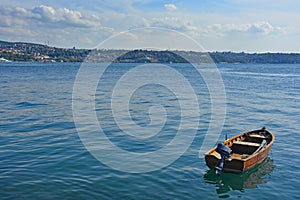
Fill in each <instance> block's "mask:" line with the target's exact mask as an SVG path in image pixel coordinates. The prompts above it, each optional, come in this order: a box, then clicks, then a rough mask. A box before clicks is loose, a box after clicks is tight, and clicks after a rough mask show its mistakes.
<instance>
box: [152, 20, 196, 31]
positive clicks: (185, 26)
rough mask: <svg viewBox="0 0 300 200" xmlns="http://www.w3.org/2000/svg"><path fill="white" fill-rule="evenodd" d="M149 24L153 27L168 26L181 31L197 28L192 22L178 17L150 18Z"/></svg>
mask: <svg viewBox="0 0 300 200" xmlns="http://www.w3.org/2000/svg"><path fill="white" fill-rule="evenodd" d="M150 24H151V26H154V27H162V28H170V29H174V30H177V31H183V32H185V31H194V30H197V27H196V26H194V25H193V23H192V22H190V21H187V20H184V19H181V18H178V17H161V18H152V19H151V20H150Z"/></svg>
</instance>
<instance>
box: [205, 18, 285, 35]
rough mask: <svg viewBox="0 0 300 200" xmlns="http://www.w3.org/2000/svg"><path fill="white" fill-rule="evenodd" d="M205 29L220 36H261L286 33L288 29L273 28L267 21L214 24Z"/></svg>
mask: <svg viewBox="0 0 300 200" xmlns="http://www.w3.org/2000/svg"><path fill="white" fill-rule="evenodd" d="M205 29H206V32H207V33H209V34H215V35H219V36H220V35H224V34H232V33H240V34H243V33H244V34H261V35H269V34H285V33H286V28H284V27H279V26H273V25H271V24H270V23H269V22H265V21H262V22H256V23H252V24H250V23H248V24H214V25H209V26H207V27H206V28H205Z"/></svg>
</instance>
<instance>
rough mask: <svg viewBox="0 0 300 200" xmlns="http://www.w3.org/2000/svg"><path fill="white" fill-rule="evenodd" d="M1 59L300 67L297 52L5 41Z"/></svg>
mask: <svg viewBox="0 0 300 200" xmlns="http://www.w3.org/2000/svg"><path fill="white" fill-rule="evenodd" d="M91 55H93V56H91ZM0 58H1V62H9V61H18V62H84V61H89V62H112V61H113V62H116V63H212V62H214V63H216V64H226V63H230V64H300V53H244V52H240V53H236V52H195V51H179V50H175V51H171V50H164V51H155V50H141V49H140V50H114V49H109V50H107V49H102V50H101V49H100V50H92V49H76V48H75V47H74V48H57V47H50V46H47V45H42V44H34V43H24V42H7V41H0Z"/></svg>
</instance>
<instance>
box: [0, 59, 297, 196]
mask: <svg viewBox="0 0 300 200" xmlns="http://www.w3.org/2000/svg"><path fill="white" fill-rule="evenodd" d="M136 65H138V64H112V65H111V67H110V68H108V69H107V71H106V73H105V74H104V79H103V81H102V82H101V83H100V84H99V87H98V90H97V92H96V103H95V111H96V115H97V118H98V120H99V121H100V125H101V127H102V129H103V131H104V132H105V134H106V135H107V138H109V140H110V141H111V142H112V143H114V144H115V145H116V146H118V147H119V148H120V149H123V150H126V151H127V152H132V153H136V154H139V153H145V152H152V151H158V150H159V149H162V148H164V146H166V145H167V144H168V143H169V142H170V141H171V140H172V138H174V137H175V134H176V132H177V131H178V129H179V127H180V120H182V118H185V117H188V116H181V117H180V114H181V113H180V108H181V107H180V103H179V102H178V101H177V100H178V99H177V98H176V95H174V94H172V91H171V90H168V89H166V88H164V87H162V86H161V85H158V84H150V85H145V86H144V87H140V88H139V89H138V90H137V91H135V92H134V93H133V94H132V97H131V98H130V107H129V108H130V115H131V117H132V120H133V121H134V123H135V125H136V126H138V127H142V128H147V125H148V124H149V123H152V119H154V123H155V119H156V117H157V119H160V117H161V116H155V112H154V115H153V116H150V117H149V108H151V106H152V105H157V104H161V106H163V107H164V108H165V110H164V111H165V112H166V113H167V114H168V115H167V118H166V121H165V123H164V124H163V128H162V130H161V132H160V133H158V134H157V135H154V136H153V137H150V136H152V135H150V136H149V135H148V136H149V137H146V138H139V139H134V137H133V136H128V135H127V134H125V133H124V132H122V130H121V128H120V127H119V126H117V125H116V122H115V121H114V117H113V116H114V115H113V114H112V112H111V110H110V109H109V107H110V103H111V102H110V96H111V95H112V92H111V91H112V90H113V87H114V85H115V84H116V83H117V81H118V80H119V79H120V77H122V76H123V75H124V74H125V73H126V71H129V70H131V69H133V68H134V67H135V66H136ZM170 66H171V68H173V69H175V70H176V71H178V72H179V74H182V75H183V76H185V77H187V80H188V81H189V82H190V84H191V86H192V87H193V88H194V90H195V93H196V95H197V97H198V99H199V110H200V113H199V119H197V118H196V119H195V118H191V119H190V121H191V122H192V121H193V120H198V121H199V126H198V127H196V129H195V131H196V132H195V137H194V139H193V140H192V143H191V145H190V146H188V148H187V150H186V151H185V153H184V154H183V155H182V156H180V157H179V158H178V159H175V161H174V162H171V163H170V164H169V165H166V166H162V168H158V169H157V170H155V171H151V172H147V173H128V172H124V171H122V170H116V169H113V168H112V167H110V166H109V164H103V162H100V161H98V160H97V159H96V158H95V157H94V156H93V155H91V154H90V153H89V152H88V151H87V150H86V148H85V146H84V144H83V143H82V141H81V140H80V137H79V135H78V133H77V130H76V127H75V123H74V120H73V112H72V92H73V85H74V81H75V77H76V74H77V72H78V70H79V68H80V64H77V63H1V64H0V94H1V97H0V199H218V198H228V199H240V198H242V199H274V200H275V199H300V192H299V186H300V178H299V177H300V162H299V161H300V157H299V154H300V133H299V130H300V120H299V119H300V65H254V64H252V65H242V64H236V65H233V64H224V65H219V66H218V69H219V71H220V73H221V76H222V79H223V81H224V86H225V91H226V117H225V124H224V127H223V129H222V133H221V134H220V137H219V141H221V140H223V139H224V138H225V134H228V136H229V137H230V136H233V135H236V134H238V133H241V132H244V131H248V130H252V129H257V128H261V127H263V126H266V127H267V128H268V129H269V130H270V131H272V132H273V133H274V134H275V136H276V140H275V143H274V145H273V147H272V150H271V152H270V154H269V157H268V158H267V159H266V160H265V162H263V163H262V164H261V165H259V166H258V167H256V168H255V169H253V170H251V171H248V172H246V173H243V174H222V175H221V176H219V177H217V176H215V175H214V173H213V172H212V171H210V170H208V168H207V167H206V165H205V163H204V159H203V157H201V156H199V154H198V152H199V149H200V147H201V145H202V143H203V139H204V135H205V134H206V132H207V130H208V127H209V126H213V125H212V124H210V119H211V117H212V116H211V112H210V110H211V108H212V105H211V104H210V103H211V101H210V95H209V89H208V88H207V87H206V85H205V83H204V81H203V80H202V79H201V78H199V74H197V73H195V70H193V69H192V68H191V67H190V66H188V65H187V64H171V65H170ZM93 67H100V68H101V67H103V65H101V64H100V65H99V66H91V68H93ZM150 67H151V66H150ZM153 70H158V71H157V75H160V71H159V68H158V69H155V66H153ZM171 78H172V77H170V79H171ZM101 84H102V85H101ZM171 87H176V85H173V86H171ZM101 88H102V89H101ZM186 98H187V99H188V98H189V96H188V95H187V97H186ZM83 108H84V107H83ZM158 108H161V107H158ZM186 109H187V110H189V109H194V108H193V107H191V106H190V107H188V108H186ZM79 112H80V113H83V114H84V113H85V112H86V110H84V109H82V110H79ZM120 113H121V114H119V115H122V112H120ZM151 117H153V118H151ZM121 118H122V116H121ZM123 122H125V126H126V125H127V123H126V119H125V121H124V120H123ZM123 125H124V124H123ZM156 125H157V126H159V125H160V124H159V122H158V124H156ZM154 126H155V124H154ZM77 128H78V127H77ZM79 128H82V129H81V130H84V131H86V132H87V134H88V133H89V132H90V131H94V130H89V127H88V126H87V127H79ZM184 131H185V132H184V134H186V135H187V137H188V135H189V132H190V131H194V130H188V129H186V130H184ZM146 136H147V135H146ZM148 139H149V141H148ZM95 140H97V138H96V139H95ZM100 142H101V141H100ZM104 146H105V145H104ZM100 153H101V152H100ZM170 155H171V154H170ZM109 156H110V154H107V155H105V156H104V158H105V159H109V158H110V157H109ZM154 162H155V161H154ZM116 163H117V164H118V165H123V164H124V165H126V163H123V164H122V163H118V162H116ZM145 164H146V163H145ZM156 164H158V165H159V164H160V161H157V162H156ZM138 167H139V166H137V168H138Z"/></svg>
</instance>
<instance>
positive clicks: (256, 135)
mask: <svg viewBox="0 0 300 200" xmlns="http://www.w3.org/2000/svg"><path fill="white" fill-rule="evenodd" d="M248 136H249V137H255V138H262V139H267V138H266V137H265V136H263V135H258V134H251V135H248Z"/></svg>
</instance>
